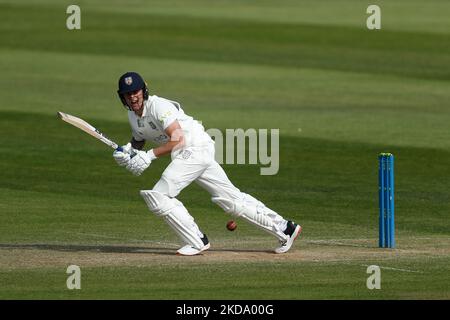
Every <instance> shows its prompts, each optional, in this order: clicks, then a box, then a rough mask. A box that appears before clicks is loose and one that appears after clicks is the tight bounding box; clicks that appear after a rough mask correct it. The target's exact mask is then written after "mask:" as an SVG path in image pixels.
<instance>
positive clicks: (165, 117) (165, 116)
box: [159, 111, 172, 123]
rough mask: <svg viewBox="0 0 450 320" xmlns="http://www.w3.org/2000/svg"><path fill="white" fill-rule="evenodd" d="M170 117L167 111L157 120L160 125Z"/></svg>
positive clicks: (169, 112) (170, 113)
mask: <svg viewBox="0 0 450 320" xmlns="http://www.w3.org/2000/svg"><path fill="white" fill-rule="evenodd" d="M171 115H172V112H171V111H167V112H166V113H164V114H163V115H162V116H161V117H160V118H159V121H160V122H161V123H164V120H166V119H167V118H168V117H169V116H171Z"/></svg>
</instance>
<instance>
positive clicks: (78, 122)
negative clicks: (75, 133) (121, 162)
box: [57, 111, 118, 149]
mask: <svg viewBox="0 0 450 320" xmlns="http://www.w3.org/2000/svg"><path fill="white" fill-rule="evenodd" d="M57 115H58V117H60V118H61V120H63V121H65V122H67V123H70V124H71V125H73V126H75V127H77V128H78V129H80V130H83V131H84V132H86V133H87V134H90V135H91V136H93V137H94V138H97V139H98V140H100V141H101V142H103V143H104V144H106V145H108V146H110V147H111V148H113V149H117V147H118V145H117V143H115V142H114V141H112V140H111V139H109V138H108V137H107V136H105V135H104V134H103V133H102V132H100V131H99V130H98V129H97V128H95V127H94V126H92V125H91V124H89V123H87V122H86V121H84V120H83V119H80V118H78V117H75V116H72V115H70V114H67V113H64V112H61V111H58V112H57Z"/></svg>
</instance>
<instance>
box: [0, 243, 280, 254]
mask: <svg viewBox="0 0 450 320" xmlns="http://www.w3.org/2000/svg"><path fill="white" fill-rule="evenodd" d="M0 249H33V250H53V251H63V252H102V253H136V254H156V255H174V252H175V251H176V249H177V248H167V247H166V248H160V247H140V246H123V245H81V244H45V243H30V244H10V243H0ZM208 251H212V252H234V253H273V251H270V250H259V249H224V248H218V249H215V248H211V249H210V250H208Z"/></svg>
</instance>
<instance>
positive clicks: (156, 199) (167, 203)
mask: <svg viewBox="0 0 450 320" xmlns="http://www.w3.org/2000/svg"><path fill="white" fill-rule="evenodd" d="M140 193H141V196H142V197H143V198H144V200H145V202H146V203H147V206H148V207H149V209H150V211H152V212H153V213H154V214H156V215H157V216H161V217H163V218H164V220H165V221H166V222H167V224H168V225H169V226H170V227H171V228H172V229H173V230H174V231H175V232H176V234H177V235H178V236H179V237H180V239H181V240H182V241H183V242H185V243H186V244H189V245H191V246H192V247H194V248H196V249H199V250H200V249H201V248H203V247H204V245H205V244H204V243H203V241H202V239H201V237H202V236H203V234H202V233H201V232H200V230H199V228H198V226H197V224H196V223H195V221H194V218H193V217H192V216H191V215H190V214H189V212H188V211H187V210H186V208H185V207H184V206H183V204H182V203H181V202H180V201H178V200H177V199H175V198H169V197H168V196H166V195H164V194H162V193H160V192H158V191H153V190H141V192H140Z"/></svg>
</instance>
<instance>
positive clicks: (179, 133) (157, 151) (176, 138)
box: [153, 120, 184, 157]
mask: <svg viewBox="0 0 450 320" xmlns="http://www.w3.org/2000/svg"><path fill="white" fill-rule="evenodd" d="M164 131H165V133H166V134H167V135H168V136H169V142H167V143H165V144H163V145H161V146H159V147H157V148H154V149H153V153H154V155H155V157H161V156H164V155H166V154H170V153H171V152H172V150H174V149H175V148H181V147H182V146H183V145H184V135H183V130H182V129H181V127H180V124H179V123H178V121H177V120H175V121H173V122H172V123H171V124H170V125H169V126H168V127H167V128H166V130H164Z"/></svg>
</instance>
